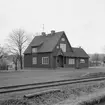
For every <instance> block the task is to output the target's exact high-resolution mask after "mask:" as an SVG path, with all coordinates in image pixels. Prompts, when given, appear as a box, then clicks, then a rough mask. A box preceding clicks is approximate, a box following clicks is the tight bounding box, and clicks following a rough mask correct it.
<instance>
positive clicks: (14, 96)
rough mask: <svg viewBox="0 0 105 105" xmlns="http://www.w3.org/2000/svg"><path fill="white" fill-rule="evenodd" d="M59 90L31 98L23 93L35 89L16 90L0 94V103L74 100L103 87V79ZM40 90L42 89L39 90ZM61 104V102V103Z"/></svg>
mask: <svg viewBox="0 0 105 105" xmlns="http://www.w3.org/2000/svg"><path fill="white" fill-rule="evenodd" d="M97 75H99V76H104V75H105V73H101V72H100V73H96V74H90V75H89V74H88V75H85V76H86V77H94V76H95V77H96V76H97ZM57 88H58V89H60V90H61V91H60V92H55V91H53V92H48V93H43V94H40V95H36V96H35V97H33V98H31V99H26V98H23V95H24V94H28V93H33V92H35V91H32V90H30V91H28V92H20V93H19V92H18V93H11V94H4V95H0V99H1V100H0V105H61V103H62V102H64V101H65V100H68V99H69V100H75V99H76V98H77V97H80V96H84V95H89V94H92V93H95V92H97V91H99V90H100V89H105V81H98V82H96V81H95V82H89V83H80V84H78V83H77V84H72V85H65V86H59V87H57ZM40 91H43V89H42V90H40ZM62 105H63V104H62Z"/></svg>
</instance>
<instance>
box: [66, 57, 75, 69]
mask: <svg viewBox="0 0 105 105" xmlns="http://www.w3.org/2000/svg"><path fill="white" fill-rule="evenodd" d="M69 58H71V57H66V64H65V67H71V68H75V63H74V64H69ZM72 59H74V61H75V58H72Z"/></svg>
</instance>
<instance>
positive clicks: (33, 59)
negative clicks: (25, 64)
mask: <svg viewBox="0 0 105 105" xmlns="http://www.w3.org/2000/svg"><path fill="white" fill-rule="evenodd" d="M32 64H33V65H34V64H37V57H33V58H32Z"/></svg>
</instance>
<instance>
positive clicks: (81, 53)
mask: <svg viewBox="0 0 105 105" xmlns="http://www.w3.org/2000/svg"><path fill="white" fill-rule="evenodd" d="M72 49H73V51H74V54H75V57H83V58H89V55H88V54H87V53H86V52H85V51H84V50H83V49H82V48H74V47H72Z"/></svg>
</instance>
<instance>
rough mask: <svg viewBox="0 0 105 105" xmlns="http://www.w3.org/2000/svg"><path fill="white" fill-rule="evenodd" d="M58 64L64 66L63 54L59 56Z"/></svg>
mask: <svg viewBox="0 0 105 105" xmlns="http://www.w3.org/2000/svg"><path fill="white" fill-rule="evenodd" d="M57 66H58V67H63V66H64V64H63V56H62V55H58V56H57Z"/></svg>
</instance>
